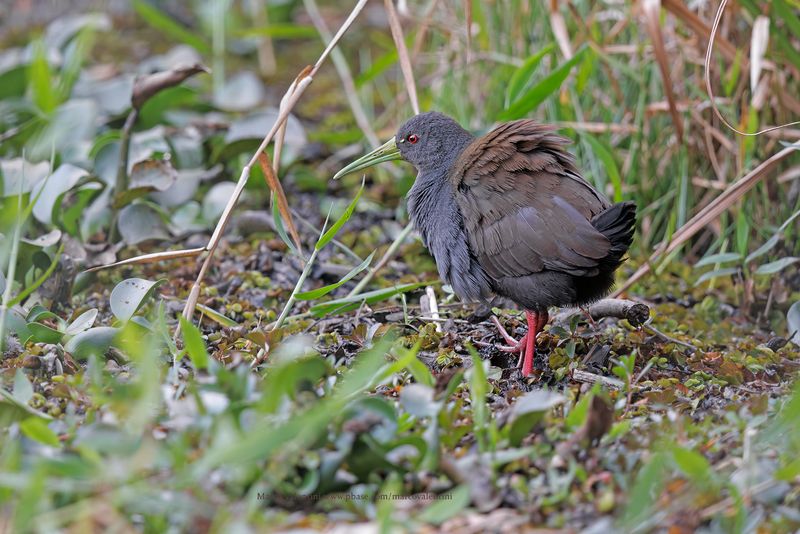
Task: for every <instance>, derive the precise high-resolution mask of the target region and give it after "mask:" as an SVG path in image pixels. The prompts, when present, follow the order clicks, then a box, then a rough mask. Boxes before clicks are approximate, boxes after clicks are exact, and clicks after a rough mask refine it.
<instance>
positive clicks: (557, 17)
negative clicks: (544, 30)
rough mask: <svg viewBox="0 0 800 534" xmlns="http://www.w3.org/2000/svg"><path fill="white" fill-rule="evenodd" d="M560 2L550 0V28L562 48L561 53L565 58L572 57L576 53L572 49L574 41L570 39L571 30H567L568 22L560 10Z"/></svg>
mask: <svg viewBox="0 0 800 534" xmlns="http://www.w3.org/2000/svg"><path fill="white" fill-rule="evenodd" d="M558 4H559V2H558V1H557V0H550V29H551V30H552V31H553V35H555V37H556V42H557V43H558V48H560V49H561V54H562V55H563V56H564V59H567V60H569V59H572V56H574V55H575V53H574V52H573V50H572V43H570V40H569V32H567V23H566V22H565V21H564V15H562V14H561V11H559V10H558Z"/></svg>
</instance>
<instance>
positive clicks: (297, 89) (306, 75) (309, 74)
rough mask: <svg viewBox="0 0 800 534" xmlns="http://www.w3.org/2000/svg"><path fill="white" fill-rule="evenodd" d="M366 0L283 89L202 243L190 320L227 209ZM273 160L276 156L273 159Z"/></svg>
mask: <svg viewBox="0 0 800 534" xmlns="http://www.w3.org/2000/svg"><path fill="white" fill-rule="evenodd" d="M366 3H367V0H359V1H358V3H357V4H356V5H355V7H354V8H353V10H352V11H351V12H350V15H348V17H347V19H346V20H345V21H344V23H343V24H342V26H341V28H339V31H338V32H336V35H335V36H334V37H333V40H331V42H330V43H329V44H328V46H327V47H325V50H323V52H322V54H321V55H320V57H319V59H318V60H317V62H316V63H315V64H314V65H313V66H311V65H309V66H307V67H306V68H305V69H303V70H302V71H301V72H300V74H299V75H298V76H297V79H296V80H295V82H294V83H293V84H292V85H291V86H290V87H289V90H288V91H287V96H285V97H284V98H285V99H286V100H285V104H283V105H282V109H281V110H280V112H279V113H278V118H277V120H276V121H275V124H273V125H272V128H270V131H269V132H268V133H267V135H266V136H265V137H264V140H263V141H261V144H260V145H259V147H258V149H257V150H256V152H255V154H253V157H252V158H251V159H250V161H248V162H247V164H246V165H245V166H244V168H243V169H242V173H241V175H240V176H239V181H238V182H237V183H236V188H235V189H234V191H233V193H232V194H231V197H230V199H228V204H227V205H226V206H225V209H224V211H223V212H222V215H221V216H220V219H219V222H218V223H217V226H216V228H215V229H214V233H213V234H212V236H211V239H210V240H209V242H208V245H207V246H206V249H207V250H208V255H207V256H206V258H205V261H204V262H203V265H202V266H201V267H200V272H199V273H198V275H197V279H196V280H195V282H194V284H193V285H192V288H191V290H190V291H189V296H188V297H187V299H186V306H185V307H184V309H183V316H184V317H185V318H186V319H188V320H191V317H192V315H194V310H195V307H196V306H197V300H198V298H199V296H200V284H201V283H202V282H203V279H204V278H205V275H206V273H207V272H208V269H209V267H210V265H211V259H212V258H213V257H214V252H215V251H216V248H217V246H218V245H219V241H220V237H221V236H222V233H223V231H224V230H225V226H227V224H228V222H229V220H230V217H231V212H232V211H233V208H234V206H235V205H236V202H237V201H238V200H239V196H240V195H241V194H242V190H243V189H244V186H245V184H246V183H247V179H248V177H249V176H250V171H251V169H252V168H253V166H254V165H255V164H256V163H257V162H258V156H259V154H261V153H262V152H263V151H264V149H265V148H266V147H267V145H268V144H269V143H270V142H271V141H272V140H273V138H274V137H275V135H276V134H277V133H278V130H279V129H280V128H281V126H282V125H283V123H284V122H285V121H286V119H287V118H288V117H289V112H290V111H291V110H292V109H293V108H294V106H295V105H296V104H297V102H298V101H299V100H300V97H301V96H303V93H304V92H305V90H306V89H307V88H308V86H309V84H311V82H312V81H313V80H314V76H315V75H316V74H317V71H318V70H319V68H320V67H321V66H322V64H323V63H324V62H325V60H326V59H327V57H328V55H329V54H330V53H331V50H333V48H334V47H335V46H336V45H337V44H338V42H339V40H341V38H342V36H343V35H344V33H345V32H346V31H347V30H348V29H349V28H350V26H352V24H353V21H355V19H356V17H357V16H358V14H359V13H361V10H362V9H364V6H365V5H366ZM276 159H277V158H276ZM179 333H180V329H178V330H177V332H176V336H177V335H179Z"/></svg>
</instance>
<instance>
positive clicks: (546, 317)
mask: <svg viewBox="0 0 800 534" xmlns="http://www.w3.org/2000/svg"><path fill="white" fill-rule="evenodd" d="M548 321H550V314H549V313H547V310H545V311H543V312H539V321H537V323H536V331H537V332H541V331H542V330H544V327H545V326H547V323H548Z"/></svg>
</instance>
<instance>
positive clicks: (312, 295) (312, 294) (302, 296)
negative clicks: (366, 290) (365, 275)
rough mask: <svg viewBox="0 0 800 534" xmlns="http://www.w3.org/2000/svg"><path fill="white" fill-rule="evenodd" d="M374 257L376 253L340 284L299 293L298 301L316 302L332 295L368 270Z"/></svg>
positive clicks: (348, 274)
mask: <svg viewBox="0 0 800 534" xmlns="http://www.w3.org/2000/svg"><path fill="white" fill-rule="evenodd" d="M374 256H375V251H373V252H372V254H370V255H369V257H368V258H367V259H365V260H364V261H362V262H361V263H360V264H359V265H357V266H356V267H354V268H353V269H352V270H351V271H350V272H349V273H347V274H346V275H344V278H342V279H341V280H339V281H338V282H335V283H333V284H329V285H327V286H323V287H320V288H317V289H312V290H311V291H304V292H302V293H298V294H297V295H295V298H296V299H297V300H315V299H318V298H320V297H324V296H325V295H327V294H328V293H330V292H331V291H333V290H334V289H336V288H338V287H341V286H342V285H344V284H346V283H347V282H349V281H350V279H352V278H353V277H354V276H355V275H357V274H358V273H360V272H361V271H363V270H364V269H366V268H367V267H368V266H369V264H370V263H372V258H373V257H374Z"/></svg>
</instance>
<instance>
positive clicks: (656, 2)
mask: <svg viewBox="0 0 800 534" xmlns="http://www.w3.org/2000/svg"><path fill="white" fill-rule="evenodd" d="M643 11H644V16H645V24H646V26H647V31H648V32H649V33H650V39H651V40H652V41H653V51H654V52H655V55H656V62H657V63H658V70H660V71H661V80H662V82H663V85H664V93H665V94H666V96H667V102H668V104H669V112H670V115H672V122H673V124H674V125H675V131H676V132H677V134H678V142H679V143H683V122H682V121H681V116H680V114H679V113H678V108H677V106H676V105H675V93H674V92H673V89H672V79H671V77H670V75H669V64H668V62H667V51H666V49H665V48H664V37H663V35H662V34H661V25H660V24H659V16H660V14H661V2H660V0H645V2H644V3H643Z"/></svg>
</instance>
